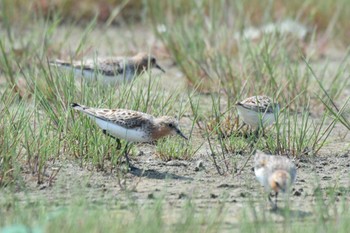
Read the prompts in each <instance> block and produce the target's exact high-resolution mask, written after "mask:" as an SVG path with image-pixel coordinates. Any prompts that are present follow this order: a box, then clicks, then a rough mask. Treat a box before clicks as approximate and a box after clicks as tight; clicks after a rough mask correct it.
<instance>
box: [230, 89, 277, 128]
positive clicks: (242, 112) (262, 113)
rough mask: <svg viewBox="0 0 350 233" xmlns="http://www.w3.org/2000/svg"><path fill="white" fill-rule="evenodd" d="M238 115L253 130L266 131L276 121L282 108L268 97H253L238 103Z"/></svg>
mask: <svg viewBox="0 0 350 233" xmlns="http://www.w3.org/2000/svg"><path fill="white" fill-rule="evenodd" d="M236 108H237V110H238V114H239V116H240V117H242V120H243V122H244V123H245V124H247V125H249V126H250V127H251V128H254V129H256V130H257V131H256V132H258V130H259V129H264V127H267V126H270V125H272V124H273V123H274V122H275V121H276V115H277V114H278V113H279V110H280V107H279V104H278V103H273V101H272V99H271V98H270V97H268V96H259V95H258V96H252V97H249V98H247V99H245V100H243V101H241V102H237V103H236Z"/></svg>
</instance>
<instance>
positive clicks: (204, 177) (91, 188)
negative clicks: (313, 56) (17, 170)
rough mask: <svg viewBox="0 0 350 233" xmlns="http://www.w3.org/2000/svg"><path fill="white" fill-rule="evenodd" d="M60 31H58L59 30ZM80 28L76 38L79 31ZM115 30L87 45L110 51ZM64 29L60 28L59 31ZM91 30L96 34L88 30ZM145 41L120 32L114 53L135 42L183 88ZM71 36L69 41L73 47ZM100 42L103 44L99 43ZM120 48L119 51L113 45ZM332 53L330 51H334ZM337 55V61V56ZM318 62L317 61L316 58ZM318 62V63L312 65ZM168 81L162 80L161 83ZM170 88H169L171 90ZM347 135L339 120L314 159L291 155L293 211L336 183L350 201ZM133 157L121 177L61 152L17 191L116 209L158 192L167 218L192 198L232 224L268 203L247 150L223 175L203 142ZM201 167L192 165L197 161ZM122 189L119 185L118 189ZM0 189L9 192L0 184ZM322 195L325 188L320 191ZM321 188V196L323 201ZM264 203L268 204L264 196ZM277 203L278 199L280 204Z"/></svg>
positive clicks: (142, 148)
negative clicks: (187, 149) (188, 149)
mask: <svg viewBox="0 0 350 233" xmlns="http://www.w3.org/2000/svg"><path fill="white" fill-rule="evenodd" d="M60 30H64V29H62V28H61V29H60ZM79 30H80V29H78V31H77V32H76V36H78V35H79ZM133 30H134V31H135V32H136V31H138V33H140V35H141V34H142V33H145V32H144V31H143V30H144V29H143V28H134V29H133ZM118 32H119V31H118V29H112V30H109V31H108V32H106V34H103V36H102V38H101V37H98V36H97V35H101V32H100V31H99V30H96V31H95V32H93V33H92V35H90V38H99V41H97V39H96V41H94V40H92V39H91V40H90V41H89V42H88V43H89V44H90V45H91V46H94V48H95V49H96V50H99V55H104V54H106V55H111V54H110V50H109V49H108V47H105V46H103V41H104V40H106V41H107V40H108V41H110V40H111V38H114V37H115V35H118ZM62 34H63V33H62ZM62 34H61V33H57V35H58V36H57V38H56V40H57V41H58V43H59V42H60V41H61V40H62V38H60V37H59V35H62ZM94 34H95V36H96V37H95V36H94ZM147 35H148V36H149V39H148V40H144V38H145V37H144V36H143V37H137V38H136V39H135V41H133V43H132V44H126V46H124V43H125V41H127V40H128V39H129V38H130V37H133V36H135V35H134V32H131V31H127V32H125V36H123V37H122V38H116V39H115V42H113V43H114V47H113V49H112V51H113V52H114V53H115V54H125V53H126V52H127V53H129V54H130V53H133V52H136V51H139V50H145V49H141V48H146V50H147V49H148V48H150V50H151V51H154V53H155V54H156V56H158V57H159V63H160V64H161V65H162V66H164V68H165V69H166V70H167V73H166V74H165V75H163V76H162V78H161V79H162V81H161V82H162V83H163V84H164V85H163V86H164V88H168V87H170V86H172V85H169V82H171V83H173V84H174V85H177V86H179V85H183V86H185V80H184V77H182V75H181V72H180V71H179V70H178V69H177V68H176V67H175V66H174V64H173V63H172V62H171V60H170V59H169V58H168V57H167V55H166V53H165V52H164V50H163V48H162V46H161V44H160V42H159V41H157V40H156V39H155V38H154V37H153V36H152V33H151V32H147ZM74 38H75V35H74V33H73V35H71V36H70V38H69V40H70V42H68V43H67V45H66V48H67V50H68V48H69V46H71V48H74V46H75V40H74ZM101 41H102V42H101ZM118 48H121V49H118ZM332 51H333V50H332ZM332 54H333V55H332V56H333V57H334V58H335V59H334V63H335V64H338V62H337V61H341V53H336V54H338V56H339V57H337V55H334V52H332ZM338 58H339V59H338ZM322 62H324V61H322V60H321V61H317V64H321V65H320V66H319V67H320V68H321V67H323V66H322ZM315 64H316V63H315ZM166 84H167V85H166ZM169 91H170V90H169ZM180 125H182V128H184V132H185V133H188V132H187V131H186V125H190V119H189V118H186V117H184V118H183V119H182V120H181V122H180ZM203 140H204V139H203V138H201V137H200V135H199V134H198V135H196V136H195V139H194V140H193V143H194V144H199V143H200V142H201V141H203ZM349 141H350V140H349V136H348V134H347V131H346V129H344V128H343V127H342V126H341V125H337V126H336V129H335V130H334V132H333V133H332V135H331V137H330V140H329V143H328V144H327V145H326V146H325V147H324V148H323V149H322V150H321V151H320V153H319V156H317V157H306V158H302V159H296V160H295V163H296V164H297V167H298V171H297V180H296V184H295V185H294V188H293V191H292V193H291V199H290V200H291V209H292V215H295V217H296V218H298V219H303V218H312V216H313V213H314V211H315V202H316V195H315V194H316V193H317V192H318V191H320V190H321V191H322V190H323V191H327V190H331V189H333V188H335V187H336V188H337V189H336V190H337V192H338V193H337V194H336V202H339V201H340V200H341V197H345V198H346V199H347V200H348V201H349V199H350V197H349V192H350V189H349V187H350V180H349V178H350V176H349V169H350V158H349V156H350V152H349V150H348V148H349V143H348V142H349ZM136 147H137V151H138V152H137V153H136V154H138V155H136V156H134V157H133V158H132V163H133V164H134V165H135V167H137V169H135V170H132V171H131V172H129V173H128V174H126V175H125V176H123V177H121V178H120V179H119V178H118V176H117V172H116V170H115V169H113V170H112V171H104V172H101V171H96V169H95V168H93V166H89V164H86V163H85V164H84V166H83V167H81V166H80V161H76V160H73V159H70V158H64V159H62V160H60V161H56V162H55V163H54V164H52V163H51V164H49V167H48V169H47V171H46V174H47V175H48V176H49V175H50V174H52V172H54V171H56V170H57V168H59V167H60V170H59V172H58V174H57V176H56V177H55V179H54V180H53V182H52V185H49V182H48V180H49V179H48V177H47V178H46V181H45V182H44V183H43V184H40V185H38V184H37V181H36V177H35V176H33V175H32V174H26V173H24V174H23V177H24V179H23V182H22V183H23V184H25V188H20V189H19V190H17V192H16V194H15V196H16V197H18V198H19V199H20V200H23V202H27V201H28V199H29V200H32V201H34V200H41V199H45V200H49V202H50V203H56V204H59V205H64V203H66V204H69V203H70V202H71V201H72V199H74V198H75V197H76V196H80V197H84V198H86V200H87V201H88V202H91V203H98V204H103V205H106V208H111V209H113V208H116V207H117V206H118V208H119V207H120V206H123V205H127V204H128V203H129V202H130V201H131V200H132V201H134V202H137V203H140V204H147V203H152V202H154V201H155V200H156V199H157V198H164V202H165V207H166V208H169V210H171V211H164V213H165V214H166V215H169V216H165V218H167V219H169V222H171V221H172V219H175V218H173V217H174V216H176V215H179V214H181V208H182V207H183V206H184V204H185V203H186V202H187V201H188V200H189V199H191V200H192V202H193V203H195V204H196V206H197V207H198V210H204V212H205V211H209V210H211V209H213V208H217V207H219V206H220V205H221V204H222V203H224V204H225V208H226V211H227V214H226V215H224V216H225V219H224V220H223V221H224V223H225V226H226V227H227V228H230V227H232V226H234V225H236V224H238V222H237V221H238V220H237V217H238V215H239V214H240V213H241V210H242V208H244V206H247V204H248V203H252V204H253V205H255V206H256V207H258V209H260V210H264V209H269V207H268V205H267V204H266V205H262V203H264V202H262V200H263V199H266V195H265V194H264V193H263V190H262V188H261V187H260V185H259V184H258V182H257V181H256V180H255V176H254V172H253V170H252V168H253V164H252V163H253V161H252V159H250V160H249V161H248V163H247V164H246V165H245V166H244V164H245V163H246V161H247V159H249V157H248V156H247V155H243V156H242V155H228V156H235V161H237V167H238V168H239V169H240V168H242V169H241V172H240V173H232V174H230V173H228V174H225V175H219V174H218V172H217V171H216V168H215V167H214V165H213V162H212V160H211V157H210V156H209V149H208V145H207V144H204V145H203V147H202V148H201V149H200V150H199V151H198V152H197V154H196V155H195V156H194V157H193V158H192V159H191V160H190V161H170V162H164V161H161V160H160V159H159V158H157V157H156V156H155V154H154V152H155V146H154V145H145V144H143V145H137V146H136ZM199 161H201V163H202V164H203V167H200V168H198V164H199V163H200V162H199ZM125 187H126V190H128V191H125V190H123V188H125ZM1 192H4V193H6V192H9V191H8V190H6V189H5V190H2V191H1ZM325 193H327V192H325ZM327 198H328V197H327V195H326V194H325V199H327ZM266 203H267V202H266ZM281 205H282V207H283V205H284V204H281ZM271 215H272V216H273V217H274V218H276V220H278V219H280V218H283V216H282V215H279V214H278V213H271Z"/></svg>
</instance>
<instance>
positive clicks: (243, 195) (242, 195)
mask: <svg viewBox="0 0 350 233" xmlns="http://www.w3.org/2000/svg"><path fill="white" fill-rule="evenodd" d="M239 196H240V197H246V196H247V195H246V194H245V193H240V194H239Z"/></svg>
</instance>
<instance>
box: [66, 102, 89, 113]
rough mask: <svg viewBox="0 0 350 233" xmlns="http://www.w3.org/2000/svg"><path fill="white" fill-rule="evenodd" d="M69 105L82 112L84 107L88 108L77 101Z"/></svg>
mask: <svg viewBox="0 0 350 233" xmlns="http://www.w3.org/2000/svg"><path fill="white" fill-rule="evenodd" d="M70 106H71V107H72V108H74V109H75V110H78V111H82V112H85V110H86V109H89V107H86V106H84V105H80V104H78V103H72V104H71V105H70Z"/></svg>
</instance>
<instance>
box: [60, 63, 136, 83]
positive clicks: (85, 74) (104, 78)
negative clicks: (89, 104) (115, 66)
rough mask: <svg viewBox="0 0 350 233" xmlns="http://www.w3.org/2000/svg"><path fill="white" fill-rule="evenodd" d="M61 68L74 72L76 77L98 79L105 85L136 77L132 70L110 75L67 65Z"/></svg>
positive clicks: (88, 80)
mask: <svg viewBox="0 0 350 233" xmlns="http://www.w3.org/2000/svg"><path fill="white" fill-rule="evenodd" d="M60 68H61V69H62V70H65V71H66V72H68V73H70V72H71V73H73V75H74V78H76V79H83V80H85V81H87V82H96V81H97V82H99V83H101V84H103V85H116V84H121V83H127V82H130V81H131V80H132V79H133V77H134V74H133V73H132V72H126V73H124V74H118V75H113V76H110V75H104V74H101V73H98V72H97V71H94V70H81V69H77V68H72V67H65V66H61V67H60Z"/></svg>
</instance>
